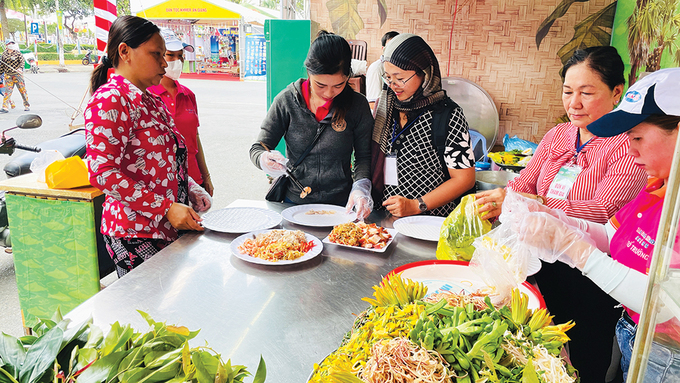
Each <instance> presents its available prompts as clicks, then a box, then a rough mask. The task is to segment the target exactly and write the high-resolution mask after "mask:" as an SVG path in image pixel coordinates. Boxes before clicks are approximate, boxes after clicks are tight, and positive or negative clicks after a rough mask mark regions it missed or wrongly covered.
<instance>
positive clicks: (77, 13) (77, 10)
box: [0, 0, 94, 38]
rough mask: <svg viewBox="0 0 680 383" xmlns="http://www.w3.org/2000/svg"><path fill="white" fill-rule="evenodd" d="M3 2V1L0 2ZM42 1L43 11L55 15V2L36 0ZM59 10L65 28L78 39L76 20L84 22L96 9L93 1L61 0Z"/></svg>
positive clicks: (52, 0) (51, 0)
mask: <svg viewBox="0 0 680 383" xmlns="http://www.w3.org/2000/svg"><path fill="white" fill-rule="evenodd" d="M0 1H2V0H0ZM34 1H40V8H41V9H42V10H43V11H47V12H49V13H53V12H56V11H57V7H56V4H55V1H54V0H34ZM59 9H60V10H61V11H62V13H63V15H64V17H63V18H64V20H63V22H64V28H66V30H68V33H69V34H70V35H71V36H72V37H74V38H75V37H76V33H75V31H74V30H73V28H74V27H75V26H74V24H75V22H76V20H82V19H84V18H85V17H87V16H90V15H92V14H93V13H94V7H93V5H92V0H59Z"/></svg>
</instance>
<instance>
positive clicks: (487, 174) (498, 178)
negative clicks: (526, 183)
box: [475, 170, 519, 190]
mask: <svg viewBox="0 0 680 383" xmlns="http://www.w3.org/2000/svg"><path fill="white" fill-rule="evenodd" d="M517 176H519V174H518V173H513V172H508V171H496V170H488V171H481V172H476V173H475V178H476V180H477V190H493V189H496V188H504V187H505V186H506V185H507V184H508V181H510V180H511V179H513V178H515V177H517Z"/></svg>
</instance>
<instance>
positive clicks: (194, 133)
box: [149, 28, 214, 196]
mask: <svg viewBox="0 0 680 383" xmlns="http://www.w3.org/2000/svg"><path fill="white" fill-rule="evenodd" d="M161 36H163V40H164V41H165V61H167V63H168V67H167V68H165V76H163V79H161V83H160V84H159V85H153V86H150V87H149V92H151V93H154V94H157V95H159V96H160V97H161V100H163V103H164V104H165V107H166V108H168V111H170V114H172V118H173V120H175V125H176V126H177V130H179V132H180V133H181V134H182V136H184V140H185V143H186V145H187V155H188V160H189V175H190V176H191V178H193V179H194V181H196V183H198V184H199V185H201V186H202V187H203V188H204V189H205V191H207V192H208V194H210V195H211V196H212V195H213V190H214V188H213V184H212V180H211V179H210V172H209V171H208V165H207V164H206V162H205V156H204V155H203V145H201V138H200V137H199V135H198V126H199V123H198V105H197V104H196V95H194V92H192V91H191V90H190V89H189V88H187V87H186V86H184V85H182V84H180V83H179V82H178V81H177V80H179V76H180V75H181V74H182V64H184V51H185V50H186V51H187V52H193V51H194V47H192V46H191V45H189V44H185V43H183V42H182V41H180V39H179V38H177V35H175V32H173V31H172V30H171V29H168V28H161Z"/></svg>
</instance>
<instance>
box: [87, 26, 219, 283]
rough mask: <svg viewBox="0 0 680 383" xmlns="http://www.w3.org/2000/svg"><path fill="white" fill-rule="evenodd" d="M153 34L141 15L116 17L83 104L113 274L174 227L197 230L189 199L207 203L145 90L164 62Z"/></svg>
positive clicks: (167, 121)
mask: <svg viewBox="0 0 680 383" xmlns="http://www.w3.org/2000/svg"><path fill="white" fill-rule="evenodd" d="M159 32H160V30H159V29H158V27H157V26H156V25H154V24H153V23H152V22H150V21H148V20H145V19H143V18H140V17H135V16H124V17H120V18H118V19H116V21H115V22H114V23H113V24H112V25H111V29H110V31H109V41H108V46H107V56H105V57H104V59H103V61H102V64H101V65H99V66H98V67H97V68H96V69H95V71H94V72H93V74H92V78H91V89H92V90H93V92H94V94H93V95H92V98H91V99H90V101H89V103H88V106H87V109H86V110H85V122H86V125H85V126H86V129H87V136H86V139H87V155H88V157H89V159H90V182H91V183H92V185H94V186H95V187H97V188H99V189H100V190H101V191H102V192H104V193H105V194H106V201H105V202H104V209H103V212H102V226H101V231H102V234H104V240H105V242H106V245H107V250H108V251H109V255H111V257H112V258H113V260H114V263H115V264H116V269H117V271H118V276H119V277H121V276H123V275H124V274H126V273H127V272H128V271H130V270H131V269H133V268H134V267H136V266H138V265H139V264H141V263H142V262H144V261H145V260H146V259H149V258H150V257H151V256H153V255H154V254H156V253H157V252H158V251H160V250H161V249H163V248H164V247H166V246H167V245H169V244H170V243H171V242H172V241H174V240H176V239H177V238H178V236H179V234H178V230H199V231H201V230H203V228H202V227H201V225H200V224H199V222H200V221H201V218H200V217H199V216H198V214H197V213H196V211H194V209H192V208H191V207H189V206H188V203H189V200H191V202H192V205H193V207H194V208H196V210H198V211H204V210H207V208H209V207H210V197H209V196H208V195H207V193H206V192H205V191H204V190H203V189H202V188H201V187H200V186H198V185H196V184H195V182H193V180H192V179H191V178H190V177H189V176H188V174H187V154H186V147H185V145H184V138H183V137H182V135H181V134H179V133H178V132H177V130H176V128H175V123H174V122H173V120H172V117H171V116H170V114H169V112H168V111H167V109H166V108H165V107H164V105H163V102H162V101H161V100H160V99H159V98H158V96H155V95H152V94H150V93H149V92H148V91H147V88H148V87H150V86H152V85H158V84H159V83H160V81H161V78H162V77H163V75H164V74H165V68H166V67H167V63H166V62H165V59H164V58H163V56H164V54H165V43H164V42H163V38H162V37H161V35H160V33H159ZM110 68H114V73H113V74H111V75H110V76H108V74H107V73H108V71H109V69H110ZM107 80H108V81H107Z"/></svg>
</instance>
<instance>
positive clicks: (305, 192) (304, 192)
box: [260, 141, 312, 198]
mask: <svg viewBox="0 0 680 383" xmlns="http://www.w3.org/2000/svg"><path fill="white" fill-rule="evenodd" d="M260 145H262V147H263V148H264V150H266V151H268V152H269V151H270V150H269V148H268V147H267V145H265V144H264V142H262V141H260ZM281 165H283V164H281ZM283 167H284V168H285V169H286V175H288V177H290V180H291V181H293V183H294V184H295V186H297V187H298V188H300V190H301V192H300V198H305V197H307V195H308V194H310V193H311V192H312V188H310V187H309V186H302V184H301V183H300V181H298V179H297V178H295V176H294V175H293V173H291V172H290V170H289V169H288V166H286V165H283Z"/></svg>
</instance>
